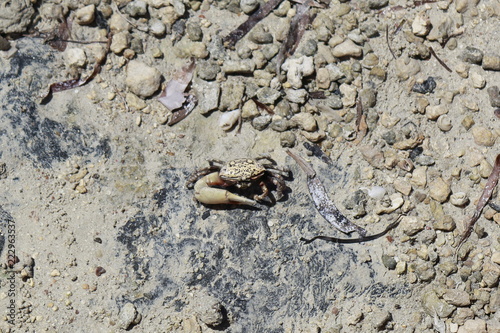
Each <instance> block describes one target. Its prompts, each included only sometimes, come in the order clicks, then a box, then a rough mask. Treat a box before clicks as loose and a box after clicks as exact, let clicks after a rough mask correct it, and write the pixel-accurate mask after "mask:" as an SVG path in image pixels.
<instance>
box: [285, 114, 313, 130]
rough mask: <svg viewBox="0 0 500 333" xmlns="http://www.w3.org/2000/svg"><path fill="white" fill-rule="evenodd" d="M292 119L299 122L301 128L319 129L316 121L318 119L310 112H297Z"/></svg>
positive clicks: (296, 122)
mask: <svg viewBox="0 0 500 333" xmlns="http://www.w3.org/2000/svg"><path fill="white" fill-rule="evenodd" d="M291 121H292V122H294V123H295V124H297V126H299V128H301V129H303V130H305V131H308V132H314V131H316V130H317V129H318V124H317V122H316V119H315V118H314V116H313V115H312V114H310V113H306V112H301V113H297V114H296V115H294V116H293V117H292V119H291Z"/></svg>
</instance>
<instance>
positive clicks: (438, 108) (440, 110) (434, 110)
mask: <svg viewBox="0 0 500 333" xmlns="http://www.w3.org/2000/svg"><path fill="white" fill-rule="evenodd" d="M447 113H448V108H447V107H446V106H445V105H429V106H428V107H427V108H426V111H425V115H426V116H427V118H429V119H430V120H436V119H438V118H439V116H442V115H444V114H447Z"/></svg>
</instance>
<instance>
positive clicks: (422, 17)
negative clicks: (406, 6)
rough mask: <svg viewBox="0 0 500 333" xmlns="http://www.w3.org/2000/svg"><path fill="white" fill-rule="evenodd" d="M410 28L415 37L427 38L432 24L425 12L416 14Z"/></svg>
mask: <svg viewBox="0 0 500 333" xmlns="http://www.w3.org/2000/svg"><path fill="white" fill-rule="evenodd" d="M411 28H412V32H413V34H414V35H415V36H419V37H424V36H427V35H428V34H429V32H430V31H431V28H432V24H431V21H430V19H429V16H428V15H427V13H426V12H420V13H418V14H417V15H416V16H415V19H414V20H413V22H412V24H411Z"/></svg>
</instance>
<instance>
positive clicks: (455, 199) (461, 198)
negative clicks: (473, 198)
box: [450, 192, 469, 207]
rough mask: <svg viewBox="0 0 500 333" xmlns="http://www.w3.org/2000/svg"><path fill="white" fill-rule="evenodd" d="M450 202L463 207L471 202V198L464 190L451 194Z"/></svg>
mask: <svg viewBox="0 0 500 333" xmlns="http://www.w3.org/2000/svg"><path fill="white" fill-rule="evenodd" d="M450 202H451V204H452V205H454V206H457V207H463V206H465V205H467V204H468V203H469V198H468V197H467V194H466V193H464V192H456V193H453V194H452V195H451V196H450Z"/></svg>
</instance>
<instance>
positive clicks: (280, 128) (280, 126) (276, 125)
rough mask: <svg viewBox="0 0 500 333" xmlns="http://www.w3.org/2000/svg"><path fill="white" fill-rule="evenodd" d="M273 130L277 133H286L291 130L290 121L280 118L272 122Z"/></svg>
mask: <svg viewBox="0 0 500 333" xmlns="http://www.w3.org/2000/svg"><path fill="white" fill-rule="evenodd" d="M271 128H272V129H273V130H275V131H276V132H284V131H286V130H287V129H289V128H290V121H288V120H286V119H283V118H279V119H276V120H273V121H272V122H271Z"/></svg>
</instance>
